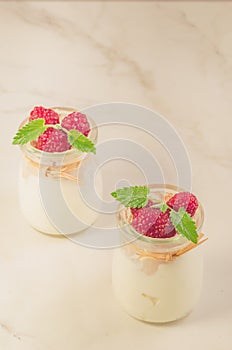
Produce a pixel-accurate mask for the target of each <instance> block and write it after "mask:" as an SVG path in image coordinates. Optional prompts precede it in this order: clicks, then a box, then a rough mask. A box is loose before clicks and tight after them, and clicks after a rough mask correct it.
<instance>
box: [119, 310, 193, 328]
mask: <svg viewBox="0 0 232 350" xmlns="http://www.w3.org/2000/svg"><path fill="white" fill-rule="evenodd" d="M192 311H193V310H190V311H188V312H187V313H186V314H184V315H183V316H180V317H178V318H176V319H170V320H167V321H153V320H143V319H142V318H139V317H137V316H134V315H132V314H130V313H128V312H127V311H126V310H125V309H124V312H126V313H127V315H129V316H130V317H132V318H133V319H135V320H136V321H139V322H143V323H147V324H151V325H154V326H165V325H169V324H170V325H171V324H175V323H178V322H181V321H182V320H184V319H185V318H187V317H188V316H189V315H190V314H191V313H192Z"/></svg>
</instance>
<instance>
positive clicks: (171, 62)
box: [0, 1, 232, 350]
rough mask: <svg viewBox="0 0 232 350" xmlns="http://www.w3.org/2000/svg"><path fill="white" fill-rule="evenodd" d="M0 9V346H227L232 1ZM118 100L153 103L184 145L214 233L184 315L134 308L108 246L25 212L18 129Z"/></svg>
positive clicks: (231, 290) (4, 5) (231, 312)
mask: <svg viewBox="0 0 232 350" xmlns="http://www.w3.org/2000/svg"><path fill="white" fill-rule="evenodd" d="M0 15H1V21H0V47H1V54H0V67H1V78H0V115H1V123H2V127H1V138H0V145H1V159H2V165H1V184H0V189H1V214H0V217H1V236H0V262H1V263H0V278H1V288H0V310H1V312H0V348H1V349H4V350H29V349H30V350H31V349H33V350H63V349H67V350H74V349H75V350H76V349H83V350H98V349H109V348H110V349H113V350H114V349H115V350H116V349H118V348H128V347H133V348H134V349H140V348H145V349H154V348H155V347H157V348H158V349H159V350H163V349H167V348H172V349H179V350H182V349H186V348H188V349H196V348H204V349H206V350H208V349H210V350H218V349H220V350H229V349H230V347H231V343H232V333H231V324H232V298H231V294H232V280H231V264H232V254H231V244H232V238H231V232H230V223H231V213H230V210H231V199H230V197H231V196H232V191H231V188H230V186H229V184H230V180H231V160H232V159H231V146H232V145H231V126H232V123H231V112H232V99H231V91H232V22H231V15H232V4H231V3H230V2H219V1H218V2H189V1H186V2H184V1H183V2H174V1H173V2H158V1H154V2H151V1H150V2H143V1H137V2H123V1H122V2H98V1H94V2H81V1H76V2H75V1H71V2H68V1H63V2H61V1H60V2H55V1H51V2H48V1H42V2H37V1H26V2H23V1H19V2H13V1H10V2H8V1H2V2H0ZM110 101H123V102H130V103H135V104H138V105H143V106H145V107H148V108H151V109H153V110H156V111H158V112H159V113H161V114H162V115H164V116H165V117H166V118H167V120H168V121H169V122H170V123H171V124H172V125H173V126H174V128H176V129H177V130H178V132H179V134H180V136H181V137H182V139H183V140H184V143H185V145H186V147H187V149H188V152H189V156H190V159H191V164H192V175H193V191H194V192H195V193H196V194H197V195H198V196H199V197H200V199H201V201H202V203H203V205H204V207H205V211H206V220H205V226H204V230H205V232H206V233H207V235H208V236H209V238H210V239H209V241H208V243H207V244H205V246H204V248H202V249H204V253H205V276H204V289H203V293H202V297H201V300H200V302H199V304H198V307H197V308H196V309H195V310H194V312H193V313H192V314H191V315H190V316H189V317H188V318H186V319H184V320H182V321H180V322H177V323H173V324H169V325H165V326H154V325H148V324H144V323H141V322H138V321H136V320H134V319H132V318H130V317H129V316H127V315H126V314H125V313H124V312H123V311H122V310H121V308H120V307H119V306H118V304H117V303H116V301H115V299H114V296H113V293H112V289H111V259H112V253H113V251H112V250H104V251H103V250H94V249H87V248H84V247H81V246H78V245H76V244H73V243H72V242H70V241H69V240H67V239H55V238H51V237H47V236H44V235H42V234H39V233H38V232H36V231H34V230H33V229H32V228H30V227H29V226H28V225H27V223H26V222H25V220H24V218H23V217H22V215H21V213H20V210H19V205H18V198H17V178H18V167H19V163H20V158H21V154H20V151H19V150H18V149H17V148H15V147H13V146H11V139H12V136H13V135H14V133H15V130H16V128H17V126H18V124H19V123H20V122H21V120H22V119H23V118H24V117H25V115H26V113H27V112H28V110H30V108H31V107H33V106H34V105H40V104H41V105H47V106H53V105H60V106H62V105H65V106H78V107H79V108H85V107H88V106H90V105H93V104H98V103H104V102H110ZM228 230H229V231H228Z"/></svg>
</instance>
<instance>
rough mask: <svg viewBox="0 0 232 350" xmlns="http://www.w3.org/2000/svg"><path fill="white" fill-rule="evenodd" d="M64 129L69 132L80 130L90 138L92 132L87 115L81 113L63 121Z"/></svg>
mask: <svg viewBox="0 0 232 350" xmlns="http://www.w3.org/2000/svg"><path fill="white" fill-rule="evenodd" d="M61 125H62V127H63V128H65V129H67V130H72V129H75V130H78V131H80V132H81V133H82V134H83V135H85V136H88V134H89V132H90V125H89V122H88V120H87V118H86V115H85V114H82V113H80V112H73V113H71V114H69V115H67V117H65V118H64V119H63V120H62V123H61Z"/></svg>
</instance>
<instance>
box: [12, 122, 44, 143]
mask: <svg viewBox="0 0 232 350" xmlns="http://www.w3.org/2000/svg"><path fill="white" fill-rule="evenodd" d="M47 128H48V126H47V125H45V120H44V119H42V118H39V119H35V120H32V121H31V122H30V123H27V124H26V125H24V126H23V127H22V128H21V129H19V130H18V132H17V134H16V135H15V137H14V139H13V145H24V144H25V143H28V142H30V141H33V140H35V139H37V138H38V137H39V136H40V135H41V134H42V133H43V132H44V131H46V130H47Z"/></svg>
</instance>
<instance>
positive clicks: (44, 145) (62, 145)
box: [36, 128, 71, 152]
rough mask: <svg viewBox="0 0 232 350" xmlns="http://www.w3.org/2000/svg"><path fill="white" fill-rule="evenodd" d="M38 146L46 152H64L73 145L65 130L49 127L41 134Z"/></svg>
mask: <svg viewBox="0 0 232 350" xmlns="http://www.w3.org/2000/svg"><path fill="white" fill-rule="evenodd" d="M36 148H38V149H40V150H41V151H45V152H64V151H67V150H69V149H70V148H71V145H70V144H69V142H68V137H67V134H66V133H65V132H64V131H62V130H57V129H53V128H48V129H47V130H46V131H45V132H44V133H43V134H42V135H40V136H39V138H38V141H37V145H36Z"/></svg>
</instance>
